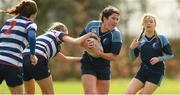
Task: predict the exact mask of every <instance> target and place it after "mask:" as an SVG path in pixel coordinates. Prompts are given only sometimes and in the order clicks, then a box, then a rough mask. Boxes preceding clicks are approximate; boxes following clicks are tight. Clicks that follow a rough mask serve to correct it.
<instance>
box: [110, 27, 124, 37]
mask: <svg viewBox="0 0 180 95" xmlns="http://www.w3.org/2000/svg"><path fill="white" fill-rule="evenodd" d="M112 34H113V35H116V36H117V35H120V36H121V35H122V33H121V31H120V30H119V29H118V28H117V27H115V28H114V29H113V30H112Z"/></svg>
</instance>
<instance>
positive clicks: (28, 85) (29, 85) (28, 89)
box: [24, 79, 35, 94]
mask: <svg viewBox="0 0 180 95" xmlns="http://www.w3.org/2000/svg"><path fill="white" fill-rule="evenodd" d="M24 89H25V93H26V94H34V93H35V80H34V79H31V80H28V81H24Z"/></svg>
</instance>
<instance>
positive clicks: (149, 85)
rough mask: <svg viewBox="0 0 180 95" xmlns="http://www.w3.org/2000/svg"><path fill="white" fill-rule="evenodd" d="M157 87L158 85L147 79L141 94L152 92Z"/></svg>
mask: <svg viewBox="0 0 180 95" xmlns="http://www.w3.org/2000/svg"><path fill="white" fill-rule="evenodd" d="M157 88H158V85H156V84H154V83H151V82H148V81H147V82H146V83H145V85H144V88H143V89H142V91H141V94H152V93H153V92H154V91H155V90H156V89H157Z"/></svg>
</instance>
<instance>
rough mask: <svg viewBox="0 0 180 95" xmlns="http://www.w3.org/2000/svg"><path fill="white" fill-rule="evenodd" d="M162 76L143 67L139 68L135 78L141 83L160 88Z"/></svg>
mask: <svg viewBox="0 0 180 95" xmlns="http://www.w3.org/2000/svg"><path fill="white" fill-rule="evenodd" d="M163 76H164V74H163V73H160V72H158V71H157V70H153V69H151V68H149V67H147V66H146V65H145V66H141V67H140V69H139V71H138V72H137V74H136V76H135V78H136V79H138V80H140V81H141V82H143V83H145V82H146V81H148V82H151V83H153V84H156V85H158V86H160V83H161V81H162V79H163Z"/></svg>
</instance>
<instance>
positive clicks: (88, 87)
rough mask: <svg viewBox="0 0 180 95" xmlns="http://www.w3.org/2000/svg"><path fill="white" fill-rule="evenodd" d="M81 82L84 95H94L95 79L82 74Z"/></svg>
mask: <svg viewBox="0 0 180 95" xmlns="http://www.w3.org/2000/svg"><path fill="white" fill-rule="evenodd" d="M81 80H82V83H83V88H84V93H85V94H86V95H88V94H96V80H97V79H96V77H95V76H93V75H90V74H84V75H82V76H81Z"/></svg>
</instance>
